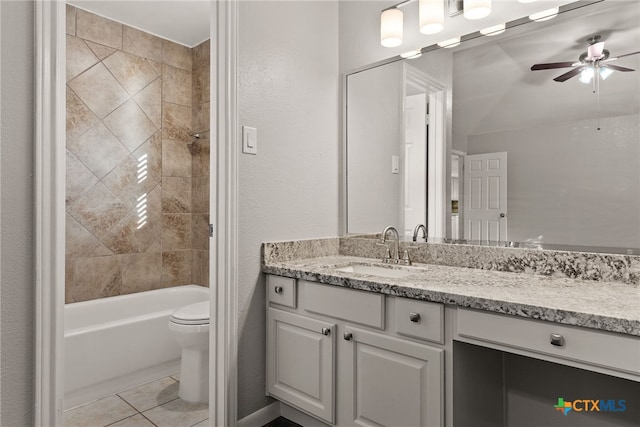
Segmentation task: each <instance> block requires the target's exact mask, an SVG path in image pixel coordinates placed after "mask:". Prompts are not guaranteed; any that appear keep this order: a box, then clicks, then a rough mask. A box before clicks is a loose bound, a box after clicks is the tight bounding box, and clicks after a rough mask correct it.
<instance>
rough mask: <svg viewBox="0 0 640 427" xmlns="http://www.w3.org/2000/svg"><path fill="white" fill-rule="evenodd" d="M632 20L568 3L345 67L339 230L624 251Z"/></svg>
mask: <svg viewBox="0 0 640 427" xmlns="http://www.w3.org/2000/svg"><path fill="white" fill-rule="evenodd" d="M525 21H527V22H526V23H525ZM639 22H640V5H639V4H638V3H637V2H625V1H603V2H597V3H592V4H588V5H585V4H584V2H583V3H576V4H575V6H574V7H568V8H566V10H565V11H564V12H563V13H561V14H559V15H558V16H556V17H555V18H554V19H552V20H547V21H545V22H534V21H528V20H525V19H523V20H519V21H518V22H516V23H512V24H513V25H511V28H510V25H507V30H506V31H505V32H503V33H501V34H496V35H493V36H481V35H480V34H479V33H478V34H474V35H467V37H465V38H466V39H467V40H468V41H464V42H463V43H461V44H460V45H458V46H456V47H453V48H438V49H435V48H434V47H430V48H425V49H423V54H422V56H420V57H418V58H413V59H400V58H398V59H397V60H390V61H386V63H385V64H384V65H379V64H376V65H372V66H371V67H364V68H363V69H362V70H359V71H357V72H354V73H352V74H349V75H348V76H347V78H346V91H347V96H346V119H347V120H346V132H345V133H346V158H347V161H346V168H347V171H346V175H347V180H346V200H347V209H346V211H347V217H346V228H347V232H348V233H349V234H353V233H379V232H380V231H381V230H382V229H383V228H384V227H385V226H387V225H394V226H395V227H396V228H397V229H398V230H399V231H401V233H402V232H404V235H405V236H411V235H412V234H413V230H414V227H415V226H416V225H418V224H425V225H426V226H427V229H428V232H429V233H428V234H429V237H430V238H434V240H440V241H442V240H443V239H444V240H445V241H466V242H479V243H482V242H485V243H487V244H492V243H493V244H497V245H503V244H505V245H513V246H521V245H526V246H530V247H531V246H532V247H544V248H546V247H548V248H559V249H574V250H585V251H602V252H621V253H638V252H637V248H640V54H639V53H638V51H640V25H638V23H639ZM596 37H599V39H596ZM465 38H463V40H464V39H465ZM589 39H591V40H590V41H589ZM601 42H604V45H602V44H599V43H601ZM590 44H592V45H593V46H591V48H590V47H589V46H590ZM603 49H604V50H603ZM594 51H595V53H594ZM424 52H426V53H424ZM633 53H635V54H633ZM589 54H592V56H593V57H594V58H595V56H594V55H595V54H597V55H598V57H599V58H600V60H599V61H597V63H598V65H599V68H595V74H594V73H593V71H594V70H593V67H586V66H584V65H585V64H582V63H580V57H581V55H582V56H583V60H584V56H587V58H589ZM627 54H630V55H627ZM549 63H553V64H554V65H538V66H536V67H535V68H536V70H532V66H534V65H535V64H549ZM556 63H565V64H556ZM589 63H590V64H595V62H589V60H588V59H587V64H589ZM538 68H540V69H538ZM630 70H633V71H630ZM554 79H555V80H554Z"/></svg>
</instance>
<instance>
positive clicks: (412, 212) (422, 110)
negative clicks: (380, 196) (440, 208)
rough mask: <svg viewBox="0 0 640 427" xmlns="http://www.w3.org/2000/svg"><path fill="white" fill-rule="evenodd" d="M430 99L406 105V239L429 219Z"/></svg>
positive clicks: (413, 98) (423, 96)
mask: <svg viewBox="0 0 640 427" xmlns="http://www.w3.org/2000/svg"><path fill="white" fill-rule="evenodd" d="M426 119H427V95H426V94H425V93H421V94H418V95H411V96H407V97H405V101H404V164H405V167H404V235H405V236H413V229H414V227H415V226H416V225H418V224H424V223H425V222H426V219H427V121H426Z"/></svg>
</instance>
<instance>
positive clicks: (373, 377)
mask: <svg viewBox="0 0 640 427" xmlns="http://www.w3.org/2000/svg"><path fill="white" fill-rule="evenodd" d="M348 334H351V335H350V336H349V335H348ZM347 338H350V340H349V343H348V345H345V346H343V348H344V349H345V351H344V356H341V358H340V362H341V363H342V362H343V361H348V363H349V364H350V365H351V372H350V375H345V376H344V378H341V380H343V381H344V386H341V389H340V390H341V391H344V394H345V396H344V397H345V398H347V399H352V400H353V401H352V403H353V409H352V417H351V419H350V420H347V424H355V425H359V426H376V427H380V426H389V427H391V426H393V427H400V426H407V427H408V426H411V427H426V426H429V427H431V426H442V425H443V404H444V399H443V392H444V377H443V375H444V373H443V369H442V367H443V358H444V350H442V349H438V348H433V347H429V346H425V345H422V344H418V343H415V342H412V341H407V340H402V339H398V338H395V337H390V336H385V335H381V334H378V333H375V332H369V331H364V330H361V329H357V328H353V327H349V326H347V327H345V337H344V339H345V340H346V339H347ZM341 350H342V349H341ZM340 400H341V402H340V403H341V404H343V403H345V402H343V398H342V397H341V398H340Z"/></svg>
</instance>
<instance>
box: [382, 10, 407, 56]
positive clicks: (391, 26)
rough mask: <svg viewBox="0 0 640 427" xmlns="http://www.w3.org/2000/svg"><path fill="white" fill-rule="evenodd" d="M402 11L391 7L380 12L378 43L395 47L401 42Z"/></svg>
mask: <svg viewBox="0 0 640 427" xmlns="http://www.w3.org/2000/svg"><path fill="white" fill-rule="evenodd" d="M402 27H403V24H402V11H401V10H400V9H396V8H392V9H387V10H383V11H382V13H381V14H380V44H381V45H382V46H384V47H396V46H400V45H401V44H402V29H403V28H402Z"/></svg>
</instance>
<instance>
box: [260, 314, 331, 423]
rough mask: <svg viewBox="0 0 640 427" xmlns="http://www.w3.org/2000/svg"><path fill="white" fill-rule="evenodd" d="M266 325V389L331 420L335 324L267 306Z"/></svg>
mask: <svg viewBox="0 0 640 427" xmlns="http://www.w3.org/2000/svg"><path fill="white" fill-rule="evenodd" d="M267 325H268V330H267V393H269V394H271V395H272V396H274V397H277V398H279V399H282V400H283V401H285V402H287V403H290V404H291V405H293V406H297V407H298V408H300V409H302V410H305V411H307V412H309V413H310V414H313V415H316V416H317V417H319V418H322V419H323V420H326V421H328V422H330V423H333V422H334V395H335V381H334V378H335V374H334V370H335V363H334V360H335V357H334V349H335V332H336V326H335V324H332V323H327V322H322V321H319V320H315V319H310V318H308V317H303V316H299V315H297V314H293V313H289V312H286V311H282V310H277V309H274V308H269V309H268V313H267Z"/></svg>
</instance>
